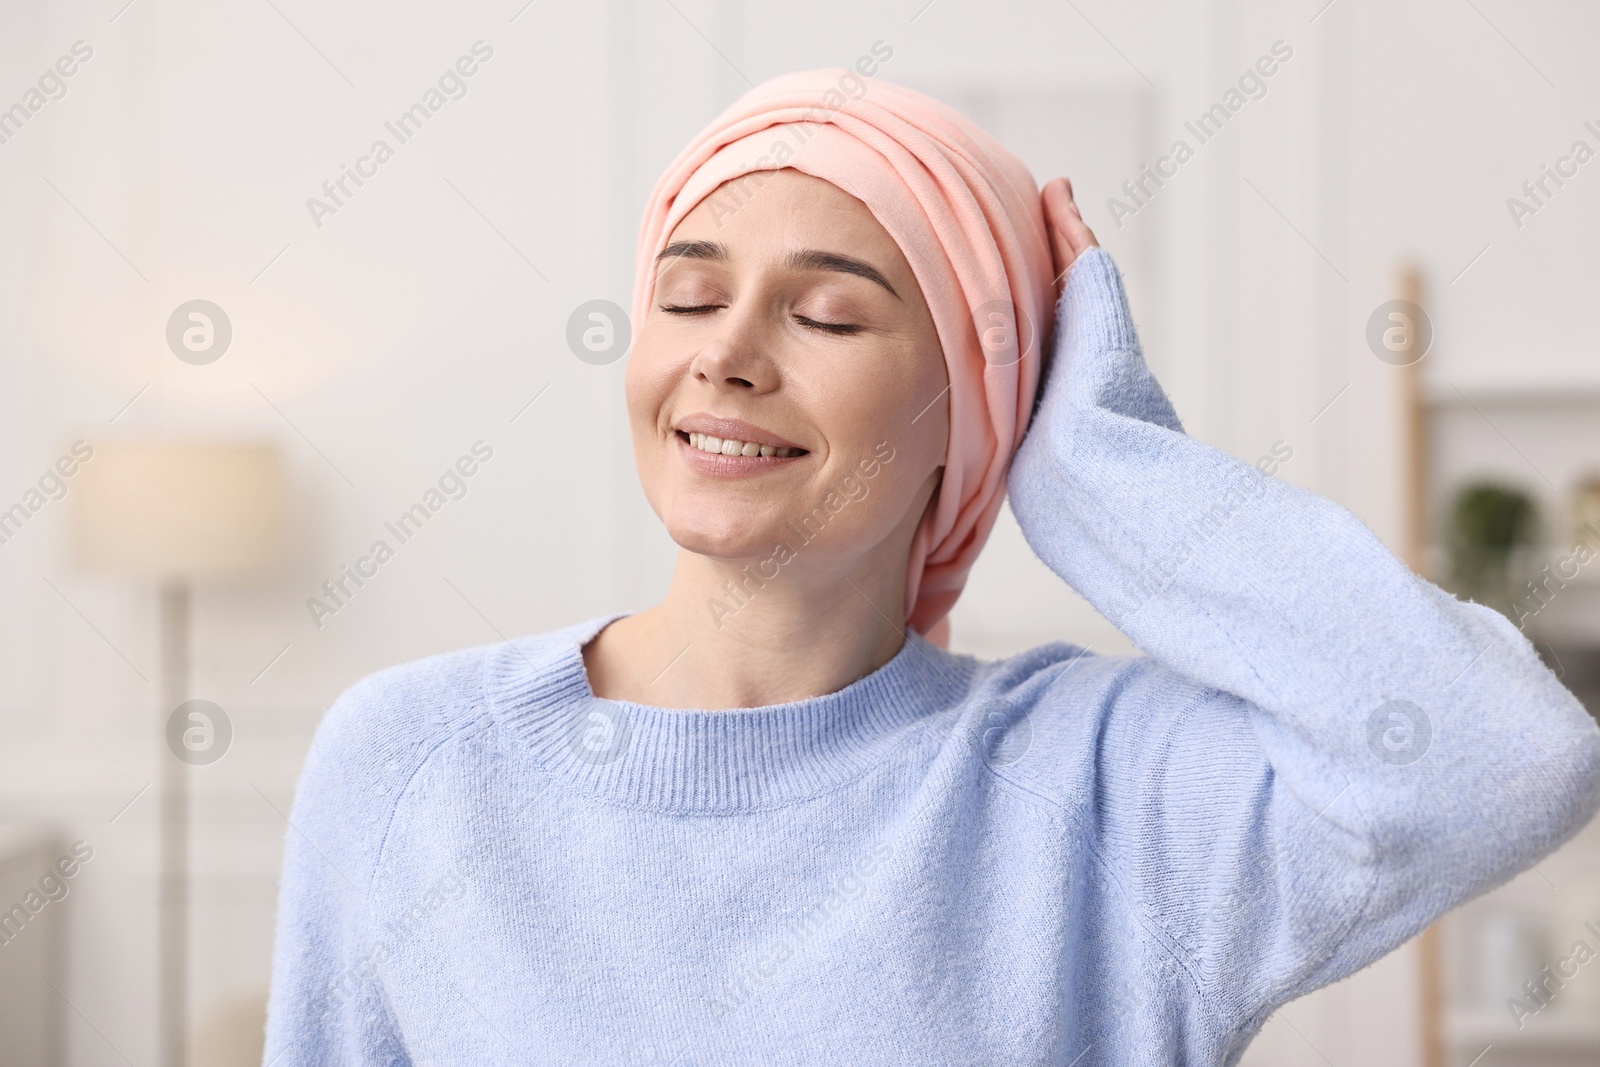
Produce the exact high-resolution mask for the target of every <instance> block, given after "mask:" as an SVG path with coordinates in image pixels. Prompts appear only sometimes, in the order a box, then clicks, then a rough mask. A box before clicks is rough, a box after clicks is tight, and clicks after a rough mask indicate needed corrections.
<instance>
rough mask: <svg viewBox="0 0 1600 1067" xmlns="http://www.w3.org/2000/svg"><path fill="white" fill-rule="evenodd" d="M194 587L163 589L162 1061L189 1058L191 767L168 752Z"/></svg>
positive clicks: (184, 680) (168, 1065) (172, 1064)
mask: <svg viewBox="0 0 1600 1067" xmlns="http://www.w3.org/2000/svg"><path fill="white" fill-rule="evenodd" d="M189 612H190V607H189V584H188V583H187V582H185V581H181V580H180V581H171V582H167V583H165V584H163V585H162V587H161V693H162V705H161V718H160V722H159V733H158V736H159V737H160V738H161V751H160V752H159V754H158V758H159V759H160V760H161V775H160V777H161V830H160V833H161V866H160V871H159V878H160V892H159V900H160V918H159V921H158V924H157V930H158V935H157V942H158V944H157V956H158V958H159V960H160V982H159V988H160V1001H161V1004H160V1009H159V1010H160V1014H159V1020H160V1032H159V1046H160V1058H159V1060H158V1062H159V1063H161V1064H163V1065H165V1067H185V1065H186V1064H187V1063H188V1059H189V1049H188V1036H189V1025H188V1022H189V1020H188V1016H189V973H188V972H189V765H188V764H187V763H184V762H183V761H182V760H180V759H178V757H177V756H176V755H174V754H173V753H172V752H170V751H167V740H166V738H167V718H168V716H170V715H171V714H172V713H173V712H174V711H175V710H177V708H178V706H179V705H180V704H182V703H183V702H184V701H185V700H187V699H188V689H189Z"/></svg>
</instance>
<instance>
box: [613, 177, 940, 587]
mask: <svg viewBox="0 0 1600 1067" xmlns="http://www.w3.org/2000/svg"><path fill="white" fill-rule="evenodd" d="M736 181H737V184H736V185H735V184H734V183H729V184H728V185H725V186H724V187H723V188H721V189H719V190H718V191H717V192H716V193H714V194H713V195H712V196H709V197H707V198H706V199H704V200H702V201H701V202H700V203H699V204H697V205H696V206H695V207H694V209H693V210H692V211H690V212H689V214H688V215H686V216H685V217H684V218H683V220H682V221H681V222H680V223H679V224H678V226H677V227H676V229H674V230H673V231H672V233H671V235H670V236H669V238H668V243H667V247H666V249H665V250H664V251H663V253H662V255H661V257H660V258H658V260H657V264H656V283H655V295H654V299H653V300H652V301H651V306H650V308H649V311H648V313H647V315H646V317H645V320H644V322H643V323H642V324H640V326H639V331H638V336H637V338H636V340H635V343H634V347H633V354H632V357H631V359H630V360H629V363H628V368H627V397H628V411H629V418H630V421H631V425H632V429H633V444H634V455H635V459H636V462H637V464H638V468H639V476H640V480H641V481H642V482H643V484H644V490H645V494H646V496H648V497H649V500H650V504H651V506H652V507H653V508H654V509H655V512H656V514H657V515H659V516H660V517H661V520H662V521H663V522H664V523H665V524H666V527H667V531H668V532H669V533H670V534H671V536H672V539H673V540H674V541H676V542H677V543H678V544H679V545H680V546H682V547H683V548H685V549H687V550H689V551H691V552H696V553H699V554H701V555H706V556H713V557H718V558H722V559H728V560H738V559H751V558H761V559H766V558H768V557H770V556H772V555H773V552H774V546H775V545H776V544H777V543H778V542H780V541H781V542H786V543H788V544H789V545H790V546H792V547H794V548H796V549H798V552H797V555H798V556H812V557H824V556H826V557H832V558H833V559H834V560H835V561H836V562H837V561H838V560H839V559H841V558H847V557H862V556H867V555H878V556H881V557H883V560H884V561H885V562H887V561H889V560H891V559H893V558H895V557H899V558H901V559H903V557H904V553H905V551H906V548H907V546H909V544H910V541H911V537H912V535H913V534H914V533H915V531H916V526H917V523H918V521H919V520H920V518H921V516H922V513H923V510H924V508H925V506H926V504H927V502H928V500H929V499H930V498H931V496H932V495H933V492H934V490H935V489H936V488H937V486H938V481H939V475H940V473H941V471H942V470H943V466H942V465H943V463H944V458H945V449H946V443H947V439H948V434H949V409H948V404H947V401H946V397H945V393H946V391H947V387H948V382H949V378H948V375H947V374H946V371H945V365H944V357H943V354H942V350H941V348H940V345H939V339H938V334H937V332H936V330H935V328H934V324H933V317H932V316H931V315H930V314H929V311H928V306H927V304H926V303H925V302H924V300H923V296H922V291H921V289H919V288H918V286H917V282H916V279H915V278H914V276H913V275H912V272H911V267H910V265H909V264H908V263H907V262H906V260H905V257H904V256H903V255H902V254H901V252H900V248H899V246H898V245H896V244H895V242H894V240H893V239H892V238H891V237H890V236H889V234H888V233H887V232H886V231H885V230H884V229H883V227H882V226H881V225H879V223H878V221H877V219H875V218H874V217H873V215H872V213H871V212H870V211H869V210H868V209H867V207H866V205H865V204H863V203H862V202H861V201H859V200H857V199H856V198H855V197H853V196H850V195H849V194H847V193H845V192H844V191H843V190H841V189H840V188H839V187H837V186H835V185H833V184H832V183H830V182H826V181H823V180H821V179H820V178H814V177H812V176H810V175H808V174H803V173H801V172H799V171H795V170H787V169H786V170H778V171H766V172H760V173H758V174H756V175H753V176H746V177H744V178H742V179H738V180H736ZM758 182H759V185H758ZM734 189H738V190H739V192H737V193H735V192H734V191H733V190H734ZM713 201H716V202H717V203H716V204H714V203H713ZM741 203H742V206H739V207H736V208H733V209H732V210H731V212H730V211H729V210H727V209H728V207H729V205H733V204H741ZM719 205H720V206H719ZM718 420H721V421H718ZM702 435H704V436H702ZM708 437H709V438H716V439H719V440H721V441H723V442H735V443H732V444H730V443H724V444H722V445H721V446H720V447H719V446H718V445H717V443H716V441H711V440H707V438H708ZM741 443H742V444H741ZM760 445H766V446H768V447H767V448H759V447H758V446H760ZM775 446H784V447H787V448H792V449H794V450H796V451H795V453H794V454H791V455H787V456H786V455H784V454H782V453H781V452H775V451H773V449H774V448H775ZM712 447H717V448H718V451H717V452H715V453H713V452H709V451H707V450H706V449H707V448H712ZM734 449H737V450H738V451H739V452H740V455H738V456H733V455H730V454H726V453H729V452H730V451H732V450H734ZM800 450H803V451H800ZM750 453H756V454H754V455H751V454H750ZM763 453H770V454H763ZM818 508H821V509H822V511H821V513H820V515H819V514H817V512H816V509H818ZM807 517H810V520H811V521H810V522H809V523H808V522H806V521H805V520H806V518H807ZM818 530H820V531H821V532H820V533H817V535H816V537H815V540H814V542H812V543H810V544H807V545H806V546H805V547H804V548H800V540H801V539H802V538H803V537H809V536H811V534H812V533H816V531H818ZM796 531H800V532H801V537H797V535H796ZM784 562H787V561H784ZM902 565H903V564H902Z"/></svg>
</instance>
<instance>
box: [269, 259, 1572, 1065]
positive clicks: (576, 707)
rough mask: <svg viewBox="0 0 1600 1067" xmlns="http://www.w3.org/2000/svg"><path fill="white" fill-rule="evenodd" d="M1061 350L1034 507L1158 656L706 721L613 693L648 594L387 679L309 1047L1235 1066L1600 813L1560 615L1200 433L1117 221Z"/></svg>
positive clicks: (345, 806) (1076, 302)
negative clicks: (1499, 603)
mask: <svg viewBox="0 0 1600 1067" xmlns="http://www.w3.org/2000/svg"><path fill="white" fill-rule="evenodd" d="M1055 343H1056V357H1055V365H1054V367H1053V370H1052V372H1051V374H1050V380H1049V382H1048V383H1047V386H1046V387H1045V388H1044V389H1043V392H1042V396H1041V403H1040V405H1039V407H1038V410H1037V411H1036V413H1035V416H1034V420H1033V423H1032V425H1031V428H1030V430H1029V433H1028V437H1027V439H1026V440H1025V441H1024V443H1023V445H1022V448H1021V450H1020V452H1019V453H1018V455H1017V457H1016V459H1015V462H1014V464H1013V467H1012V472H1011V475H1010V478H1009V490H1010V496H1011V503H1012V507H1013V509H1014V511H1015V512H1016V515H1017V518H1018V520H1019V521H1020V523H1021V525H1022V528H1023V530H1024V532H1025V533H1026V535H1027V538H1028V541H1029V543H1030V544H1031V545H1032V546H1033V548H1034V549H1035V551H1037V552H1038V553H1039V555H1040V556H1041V557H1042V558H1043V559H1044V561H1045V562H1046V563H1047V564H1049V565H1050V567H1051V568H1052V569H1053V570H1054V571H1055V572H1056V573H1057V574H1058V575H1060V576H1061V578H1062V579H1064V580H1065V581H1067V582H1069V583H1071V584H1072V586H1073V587H1075V588H1076V589H1078V590H1079V591H1080V592H1081V593H1082V594H1083V595H1084V596H1085V597H1087V598H1088V600H1089V601H1090V602H1091V603H1093V604H1094V605H1095V606H1096V607H1097V608H1098V609H1100V610H1101V611H1102V612H1104V613H1105V614H1106V615H1107V617H1109V618H1110V619H1111V620H1112V621H1113V622H1114V623H1116V624H1117V626H1118V627H1119V628H1120V629H1121V630H1122V631H1123V632H1124V633H1126V634H1127V635H1128V637H1129V638H1131V639H1132V640H1133V641H1134V643H1135V644H1136V645H1137V646H1138V647H1139V648H1140V649H1141V650H1142V651H1143V652H1144V653H1146V655H1143V656H1134V657H1110V656H1103V655H1096V654H1093V653H1092V652H1089V651H1086V650H1084V649H1080V648H1075V647H1072V646H1069V645H1066V644H1061V643H1053V644H1048V645H1044V646H1042V647H1039V648H1035V649H1033V650H1031V651H1028V652H1025V653H1023V654H1021V655H1018V656H1014V657H1012V658H1010V659H1005V660H1001V661H999V662H985V661H980V660H977V659H974V658H971V657H969V656H963V655H955V654H951V653H948V652H945V651H942V650H941V649H939V648H938V647H936V646H934V645H932V644H930V643H929V642H928V641H926V640H924V639H923V638H921V637H919V636H917V635H916V634H914V633H913V634H908V635H907V637H906V640H905V643H904V645H903V646H902V647H901V649H900V651H899V652H898V653H897V654H896V655H895V657H894V658H893V659H892V660H891V661H890V662H889V663H887V664H885V665H884V666H883V667H881V668H879V669H878V670H876V671H874V672H873V673H871V674H869V675H867V676H866V677H864V678H861V679H859V680H857V681H855V682H853V683H851V684H850V685H848V686H846V687H845V688H843V689H841V690H839V691H837V692H834V693H830V694H827V695H825V696H819V697H816V698H813V699H809V700H802V701H796V702H793V703H788V704H779V705H773V706H768V707H760V708H749V709H742V710H726V711H687V710H673V709H665V708H655V707H648V706H644V705H638V704H631V703H626V702H618V701H607V700H600V699H598V698H596V697H595V696H594V695H593V692H592V690H591V689H590V688H589V684H588V679H587V675H586V673H585V670H584V664H583V659H582V656H581V654H580V651H579V649H580V645H581V644H582V643H583V642H584V641H586V640H587V639H588V638H589V637H590V636H592V635H593V634H595V633H596V632H598V631H599V630H600V629H601V628H602V627H603V626H604V625H605V624H606V623H608V622H610V621H611V620H613V619H615V618H618V617H619V616H618V615H609V616H605V617H601V618H595V619H590V620H588V621H585V622H581V623H577V624H575V625H572V626H569V627H567V628H565V629H562V630H557V631H554V632H551V633H544V634H539V635H535V636H529V637H523V638H519V639H517V640H515V641H511V642H509V643H505V644H499V645H493V646H486V647H482V648H474V649H468V650H466V651H461V652H454V653H450V654H448V655H441V656H436V657H433V658H431V659H426V660H422V661H420V662H417V663H412V664H407V665H404V666H400V667H395V668H391V669H389V670H385V671H380V672H378V673H377V674H374V675H372V676H371V677H369V678H367V679H365V680H363V681H361V682H360V683H358V684H356V685H355V686H353V687H352V688H351V689H350V690H348V691H347V692H346V693H345V694H344V695H343V696H341V697H340V698H339V700H338V701H337V702H336V703H335V704H334V705H333V707H332V708H331V709H330V710H329V712H328V714H327V716H326V718H325V720H324V721H323V723H322V726H321V728H320V729H319V730H318V732H317V736H316V740H315V742H314V743H313V745H312V748H311V752H310V755H309V756H308V758H307V761H306V765H305V769H304V772H303V774H302V777H301V780H300V784H299V791H298V794H297V796H296V799H295V803H294V812H293V817H292V824H293V825H292V828H291V829H290V830H289V832H288V835H287V852H286V857H285V861H284V872H283V881H282V888H281V894H282V895H281V900H280V906H279V920H278V921H279V925H278V933H277V947H276V958H275V962H274V972H273V981H272V996H271V1004H270V1012H269V1021H268V1042H267V1050H266V1059H267V1062H269V1063H273V1064H274V1065H275V1067H293V1065H297V1064H363V1065H366V1064H414V1065H417V1067H421V1065H424V1064H461V1065H474V1067H476V1065H484V1064H536V1065H544V1064H551V1065H556V1064H559V1065H562V1067H575V1065H586V1064H606V1065H643V1064H658V1065H666V1064H675V1065H677V1067H690V1065H701V1067H708V1065H713V1064H728V1065H735V1064H738V1065H748V1064H764V1065H772V1064H793V1065H800V1064H806V1065H834V1064H857V1065H886V1064H897V1065H899V1064H904V1065H917V1067H933V1065H940V1064H960V1065H972V1064H1006V1065H1022V1064H1027V1065H1041V1067H1042V1065H1046V1064H1051V1065H1058V1067H1066V1065H1069V1064H1076V1065H1078V1067H1091V1065H1102V1064H1103V1065H1115V1067H1122V1065H1127V1064H1162V1065H1168V1064H1227V1063H1232V1062H1234V1061H1235V1060H1236V1059H1237V1058H1238V1056H1239V1054H1240V1053H1241V1051H1242V1050H1243V1048H1244V1046H1245V1044H1246V1042H1248V1041H1249V1039H1250V1038H1251V1037H1252V1036H1253V1034H1254V1033H1255V1032H1256V1030H1257V1029H1258V1028H1259V1027H1260V1026H1261V1024H1262V1023H1263V1022H1264V1021H1265V1020H1266V1018H1267V1016H1268V1014H1269V1013H1271V1012H1272V1011H1273V1009H1274V1008H1275V1007H1277V1006H1278V1005H1280V1004H1282V1003H1284V1002H1285V1001H1287V1000H1289V999H1291V998H1294V997H1298V996H1300V995H1302V994H1304V993H1306V992H1308V991H1310V990H1312V989H1314V988H1316V987H1318V986H1321V985H1324V984H1327V983H1329V982H1332V981H1334V980H1335V979H1338V978H1340V977H1342V976H1344V975H1347V974H1349V973H1350V972H1352V971H1354V970H1356V969H1358V968H1360V967H1362V966H1365V965H1366V964H1368V963H1371V962H1372V961H1373V960H1375V959H1377V958H1378V957H1379V956H1381V955H1383V954H1384V953H1386V952H1388V951H1390V950H1391V949H1393V948H1395V947H1396V946H1398V945H1399V944H1401V943H1402V942H1403V941H1405V940H1406V939H1408V938H1410V937H1411V936H1412V935H1414V934H1416V933H1417V932H1418V931H1419V930H1421V929H1422V928H1423V927H1424V926H1425V925H1427V923H1428V922H1430V921H1431V920H1432V919H1434V918H1435V917H1436V916H1438V915H1439V914H1441V913H1442V912H1444V911H1445V910H1447V909H1449V908H1451V907H1453V906H1455V905H1456V904H1459V903H1460V902H1462V901H1463V900H1465V899H1467V898H1468V897H1470V896H1472V895H1474V894H1477V893H1479V892H1481V891H1483V890H1485V889H1487V888H1489V887H1491V886H1493V885H1495V884H1497V883H1499V882H1501V881H1504V880H1505V879H1507V878H1509V877H1510V876H1512V875H1513V874H1515V873H1516V872H1518V871H1520V870H1522V869H1525V868H1526V867H1528V866H1529V865H1531V864H1532V863H1533V862H1535V861H1536V860H1537V859H1538V858H1540V857H1541V856H1543V855H1545V854H1546V853H1547V852H1549V851H1550V850H1552V849H1553V848H1555V847H1556V846H1557V845H1559V844H1560V843H1561V842H1563V841H1564V840H1566V839H1567V838H1569V837H1570V836H1571V835H1572V834H1573V833H1575V832H1576V831H1577V830H1578V828H1579V827H1580V826H1581V825H1582V824H1583V823H1584V822H1585V821H1587V820H1588V819H1589V817H1590V816H1591V815H1592V814H1593V813H1594V811H1595V810H1596V807H1597V805H1600V730H1597V729H1596V726H1595V724H1594V722H1593V721H1592V720H1591V719H1590V717H1589V716H1588V715H1587V714H1586V713H1585V712H1584V710H1583V708H1582V707H1581V706H1580V705H1579V704H1578V703H1577V701H1576V700H1574V699H1573V697H1572V696H1571V695H1570V694H1568V692H1567V691H1566V690H1565V689H1563V688H1562V686H1561V685H1560V683H1559V682H1558V681H1557V680H1556V679H1555V677H1554V676H1553V675H1552V674H1551V673H1550V672H1549V671H1547V670H1546V669H1545V668H1544V667H1543V666H1542V665H1541V664H1540V662H1539V660H1538V658H1537V657H1536V655H1535V653H1534V651H1533V649H1532V648H1531V647H1530V645H1529V644H1528V642H1527V641H1526V640H1525V639H1524V638H1523V636H1522V634H1521V633H1520V632H1518V631H1517V629H1516V628H1515V627H1513V626H1512V625H1511V624H1510V623H1509V622H1508V621H1506V620H1505V619H1504V618H1502V617H1501V616H1500V615H1498V614H1496V613H1495V612H1493V611H1491V610H1490V609H1488V608H1486V607H1482V606H1478V605H1475V604H1471V603H1464V602H1462V601H1459V600H1457V599H1455V598H1454V597H1452V596H1450V595H1449V594H1447V593H1445V592H1443V591H1441V590H1440V589H1438V588H1437V587H1435V586H1433V585H1430V584H1428V583H1427V582H1424V581H1421V580H1419V579H1418V578H1416V577H1414V576H1413V575H1412V574H1411V572H1409V571H1408V570H1407V569H1406V568H1405V566H1403V565H1402V564H1401V563H1400V562H1398V561H1397V560H1396V559H1395V558H1394V557H1393V556H1392V555H1391V554H1390V553H1389V552H1388V551H1387V550H1386V549H1385V548H1384V547H1383V545H1382V544H1381V543H1379V541H1378V540H1377V539H1376V538H1375V537H1374V536H1373V535H1372V533H1371V532H1370V531H1369V530H1368V529H1367V528H1366V527H1365V526H1364V525H1362V523H1361V522H1360V521H1358V520H1357V519H1356V518H1355V517H1354V516H1352V515H1351V514H1350V513H1349V512H1348V511H1346V510H1344V509H1343V508H1341V507H1338V506H1337V505H1335V504H1332V503H1330V502H1329V501H1327V500H1324V499H1322V498H1320V497H1317V496H1315V495H1313V494H1311V493H1309V492H1306V491H1305V490H1303V489H1299V488H1297V487H1295V486H1292V485H1289V484H1286V483H1284V482H1282V481H1280V480H1278V479H1276V478H1274V477H1269V476H1268V475H1267V474H1264V473H1262V472H1261V471H1260V470H1257V469H1256V468H1255V467H1252V466H1251V465H1249V464H1247V463H1243V462H1241V461H1239V460H1236V459H1234V458H1232V457H1230V456H1228V455H1226V454H1224V453H1222V452H1220V451H1218V450H1217V449H1215V448H1212V447H1209V446H1207V445H1205V444H1202V443H1200V442H1198V441H1195V440H1192V439H1191V438H1189V437H1187V436H1186V435H1185V434H1184V433H1183V431H1182V429H1181V427H1180V426H1179V423H1178V420H1177V418H1176V416H1175V415H1174V414H1173V411H1172V408H1171V406H1170V405H1169V403H1168V402H1167V399H1166V397H1165V395H1164V394H1163V393H1162V391H1161V389H1160V387H1159V386H1158V385H1157V384H1156V382H1155V380H1154V379H1153V378H1152V377H1151V376H1150V374H1149V372H1148V370H1147V369H1146V368H1145V365H1144V362H1143V359H1142V357H1141V355H1140V351H1139V345H1138V342H1137V340H1136V337H1135V333H1134V329H1133V324H1132V321H1131V319H1130V318H1129V316H1128V311H1127V305H1126V300H1125V297H1124V295H1123V290H1122V283H1121V279H1120V276H1119V275H1118V273H1117V270H1116V267H1115V266H1114V265H1113V264H1112V262H1111V260H1110V258H1109V257H1108V256H1107V255H1106V254H1105V253H1104V252H1102V251H1100V250H1098V249H1095V250H1092V251H1090V252H1089V253H1088V254H1087V255H1085V256H1083V257H1082V259H1081V260H1080V261H1079V262H1078V263H1077V264H1076V265H1075V266H1074V267H1073V268H1072V271H1071V275H1070V278H1069V280H1068V284H1067V287H1066V291H1065V293H1064V294H1063V296H1062V299H1061V302H1060V304H1059V305H1058V308H1057V329H1056V342H1055ZM1270 465H1271V464H1270V463H1267V464H1265V465H1264V466H1270ZM280 1055H281V1058H280Z"/></svg>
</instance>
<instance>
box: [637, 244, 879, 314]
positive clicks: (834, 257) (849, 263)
mask: <svg viewBox="0 0 1600 1067" xmlns="http://www.w3.org/2000/svg"><path fill="white" fill-rule="evenodd" d="M669 257H676V258H680V259H705V260H711V261H712V262H715V263H726V262H727V261H728V246H727V245H724V244H723V243H722V242H720V241H674V242H673V243H671V244H669V245H668V246H667V247H665V248H663V249H662V250H661V251H660V252H658V253H657V254H656V262H657V263H660V262H661V261H662V260H663V259H667V258H669ZM784 263H785V265H786V266H788V267H789V268H791V269H793V270H831V271H838V272H839V273H840V274H854V275H856V276H857V277H861V278H865V279H867V280H868V281H870V282H876V283H877V284H878V285H881V286H883V287H884V288H885V289H887V290H889V295H891V296H893V297H894V298H895V299H896V300H900V299H901V296H900V294H899V293H897V292H895V291H894V286H892V285H890V284H889V279H887V278H885V277H884V276H883V272H881V271H880V270H878V268H877V267H874V266H873V265H872V264H870V263H867V262H864V261H862V260H859V259H853V258H851V257H850V256H845V255H840V254H839V253H838V252H824V251H822V250H820V249H816V248H801V249H797V250H795V251H793V252H790V253H789V255H788V256H787V257H786V258H785V260H784Z"/></svg>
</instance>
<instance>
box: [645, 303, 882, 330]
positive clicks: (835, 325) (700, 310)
mask: <svg viewBox="0 0 1600 1067" xmlns="http://www.w3.org/2000/svg"><path fill="white" fill-rule="evenodd" d="M722 306H723V305H721V304H695V305H682V304H662V305H660V307H661V310H662V311H665V312H666V313H667V314H669V315H700V314H704V313H705V312H707V311H716V310H717V309H718V308H721V307H722ZM795 321H797V322H799V323H800V325H802V326H804V327H806V328H807V329H811V330H820V331H822V332H824V333H832V334H840V335H844V334H852V333H860V332H861V330H862V327H861V326H859V325H857V324H855V323H853V322H819V321H818V320H816V319H810V318H807V317H806V316H804V315H796V316H795Z"/></svg>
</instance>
